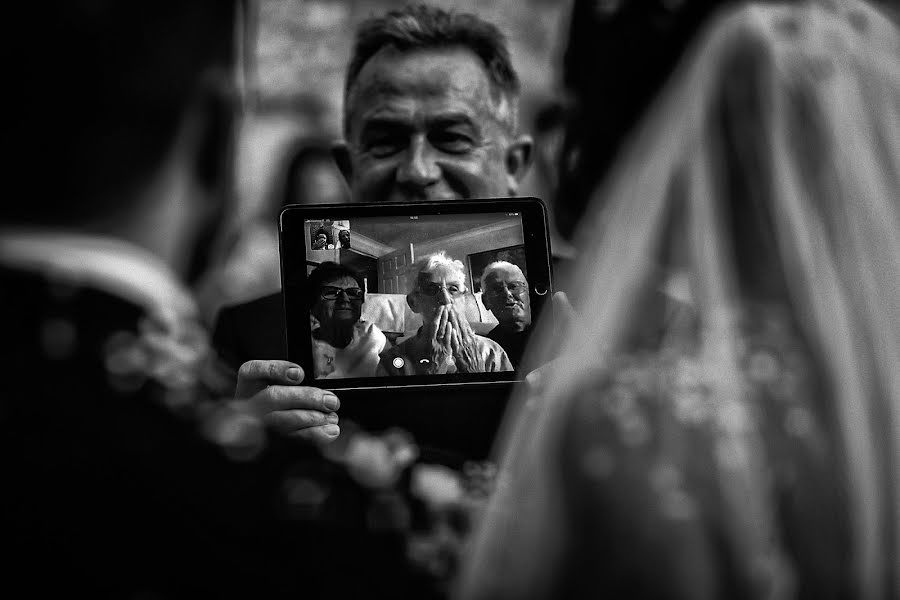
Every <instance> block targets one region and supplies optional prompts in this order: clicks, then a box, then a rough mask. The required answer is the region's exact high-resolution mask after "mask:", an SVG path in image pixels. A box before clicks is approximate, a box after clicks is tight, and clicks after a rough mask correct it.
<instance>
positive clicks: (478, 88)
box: [347, 48, 494, 123]
mask: <svg viewBox="0 0 900 600" xmlns="http://www.w3.org/2000/svg"><path fill="white" fill-rule="evenodd" d="M347 100H348V102H349V103H350V107H349V108H350V109H351V110H350V111H349V116H350V118H351V119H353V120H358V119H360V118H362V119H363V120H364V121H369V120H373V119H385V120H391V119H398V120H403V119H410V118H415V117H417V116H423V117H436V116H438V115H440V114H441V113H446V114H456V115H468V116H469V117H470V118H471V119H472V120H473V121H474V122H476V123H477V122H479V121H481V120H483V119H485V118H488V117H494V114H493V113H494V104H493V99H492V95H491V84H490V81H489V79H488V76H487V72H486V71H485V69H484V67H483V66H482V64H481V61H480V60H479V59H478V57H477V56H475V54H474V53H472V52H471V51H469V50H466V49H463V48H446V49H425V50H416V51H410V52H400V51H398V50H395V49H393V48H385V49H382V50H381V51H379V52H378V53H377V54H376V55H375V56H373V57H372V58H371V59H370V60H369V61H368V62H367V63H366V64H365V65H364V66H363V68H362V70H361V71H360V72H359V75H358V77H357V79H356V82H355V84H354V86H353V89H352V90H351V91H350V95H349V97H348V99H347ZM422 112H424V113H427V114H423V115H419V114H417V113H422Z"/></svg>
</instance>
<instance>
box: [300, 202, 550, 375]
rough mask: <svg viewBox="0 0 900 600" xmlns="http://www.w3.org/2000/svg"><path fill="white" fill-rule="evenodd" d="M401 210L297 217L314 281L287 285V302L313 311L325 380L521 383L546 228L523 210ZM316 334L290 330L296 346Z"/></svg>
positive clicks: (316, 354)
mask: <svg viewBox="0 0 900 600" xmlns="http://www.w3.org/2000/svg"><path fill="white" fill-rule="evenodd" d="M363 212H364V213H365V211H363ZM392 212H394V213H395V214H359V215H355V214H340V213H334V212H329V211H326V214H315V211H306V212H305V213H304V214H303V215H302V221H301V220H299V219H298V220H297V221H296V222H297V223H301V222H302V239H303V243H302V249H303V254H304V261H303V262H304V271H305V273H304V275H305V277H304V278H303V282H302V288H303V289H302V291H301V290H300V287H301V286H294V287H293V288H291V287H290V286H288V285H286V286H285V293H286V295H287V297H286V306H287V307H293V308H292V309H290V310H289V312H292V313H293V314H294V315H295V316H294V319H293V321H294V322H295V323H296V322H297V321H298V320H299V319H300V318H301V317H300V316H298V313H299V312H300V311H301V310H302V311H303V312H304V313H305V316H306V318H307V319H308V337H307V339H308V340H309V348H308V352H303V354H304V356H305V357H306V358H308V359H309V360H310V362H311V367H312V370H313V373H314V379H315V380H318V381H323V380H328V381H330V382H337V381H344V382H348V381H356V382H362V381H366V382H368V384H369V385H394V384H400V385H404V384H406V382H407V381H408V382H410V383H412V382H415V383H445V382H463V381H509V380H513V379H516V378H517V369H519V368H520V366H521V361H522V355H523V352H524V349H525V345H526V343H527V341H528V337H529V334H530V332H531V328H532V322H533V321H534V319H535V308H536V304H540V303H541V301H542V298H541V297H542V296H544V295H546V292H547V291H548V290H547V273H546V262H547V261H546V256H545V255H546V251H544V253H539V254H537V256H542V254H543V257H542V259H541V260H538V261H537V263H538V264H537V265H535V264H529V263H530V262H531V263H534V262H536V261H535V259H534V248H533V246H534V243H533V242H531V243H530V242H529V237H540V238H541V240H542V241H543V239H544V237H545V236H544V235H543V231H541V232H539V233H540V234H541V235H539V236H534V235H532V236H529V235H527V232H526V219H525V218H524V216H523V211H522V210H497V211H490V212H469V213H460V212H454V213H450V214H447V213H446V212H443V213H441V214H429V212H427V211H422V210H409V211H405V214H403V213H404V211H399V212H401V214H396V213H397V212H398V211H396V210H394V211H392ZM297 233H299V232H295V233H294V234H293V235H294V236H297ZM298 245H299V244H294V245H293V246H292V247H293V248H294V249H295V252H296V250H299V248H297V246H298ZM530 254H531V255H532V257H531V261H529V255H530ZM295 259H296V257H295ZM294 263H296V260H294ZM541 267H543V269H542V268H541ZM296 268H297V266H296V264H295V266H294V269H296ZM535 269H537V270H538V271H542V272H541V273H540V276H539V278H538V279H539V280H540V282H541V287H540V288H537V289H536V288H535V286H534V285H532V283H533V279H534V277H532V275H531V273H530V271H534V270H535ZM291 289H293V291H291ZM300 306H302V307H303V308H302V309H300V308H299V307H300ZM291 321H292V319H288V323H289V327H291ZM306 335H307V334H306V332H304V333H303V334H300V335H299V336H297V335H295V336H289V348H291V347H292V346H296V345H297V344H298V343H302V339H303V337H306ZM291 338H293V343H292V340H291Z"/></svg>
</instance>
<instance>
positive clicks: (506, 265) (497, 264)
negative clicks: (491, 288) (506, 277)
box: [481, 260, 525, 292]
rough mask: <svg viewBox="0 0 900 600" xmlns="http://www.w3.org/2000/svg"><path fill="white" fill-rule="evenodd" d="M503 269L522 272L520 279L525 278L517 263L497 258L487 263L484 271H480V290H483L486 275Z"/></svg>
mask: <svg viewBox="0 0 900 600" xmlns="http://www.w3.org/2000/svg"><path fill="white" fill-rule="evenodd" d="M505 269H513V270H516V271H518V272H519V273H522V279H525V272H524V271H522V269H520V268H519V266H518V265H514V264H513V263H511V262H508V261H505V260H497V261H494V262H492V263H491V264H489V265H488V266H486V267H485V268H484V271H482V272H481V291H482V292H484V289H485V285H484V284H485V282H486V281H487V278H488V276H489V275H490V274H491V273H496V272H497V271H501V270H505Z"/></svg>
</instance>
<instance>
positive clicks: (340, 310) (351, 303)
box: [313, 275, 363, 327]
mask: <svg viewBox="0 0 900 600" xmlns="http://www.w3.org/2000/svg"><path fill="white" fill-rule="evenodd" d="M358 289H359V284H358V283H356V280H354V279H353V278H352V277H348V276H346V275H345V276H343V277H339V278H337V279H330V280H328V281H326V282H325V283H323V284H322V287H321V288H319V298H318V300H317V301H316V303H315V304H314V305H313V315H314V316H315V317H316V318H317V319H318V320H319V322H320V323H321V324H322V326H323V327H327V326H329V325H330V324H331V323H332V321H334V322H335V323H336V324H337V323H340V322H344V323H346V324H353V323H356V322H357V321H359V318H360V316H361V315H362V304H363V299H362V297H359V298H355V299H354V298H351V297H350V296H349V295H348V294H347V293H346V292H344V291H343V290H358ZM351 293H352V292H351ZM335 294H336V297H334V298H324V297H323V296H332V295H335Z"/></svg>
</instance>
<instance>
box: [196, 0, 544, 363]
mask: <svg viewBox="0 0 900 600" xmlns="http://www.w3.org/2000/svg"><path fill="white" fill-rule="evenodd" d="M519 94H520V90H519V79H518V76H517V75H516V72H515V70H514V69H513V66H512V61H511V60H510V56H509V51H508V49H507V45H506V40H505V38H504V36H503V34H502V33H501V32H500V31H499V30H498V29H497V27H495V26H494V25H492V24H491V23H488V22H486V21H484V20H483V19H481V18H479V17H477V16H475V15H473V14H470V13H465V12H451V11H445V10H443V9H441V8H437V7H433V6H427V5H416V6H410V7H407V8H404V9H401V10H395V11H389V12H387V13H385V14H383V15H379V16H375V17H372V18H370V19H367V20H366V21H364V22H363V23H361V24H360V26H359V27H358V28H357V31H356V37H355V40H354V46H353V52H352V56H351V58H350V62H349V65H348V68H347V78H346V82H345V89H344V124H343V128H344V140H343V141H342V142H341V143H339V144H337V145H336V146H335V148H334V156H335V162H336V163H337V165H338V167H339V168H340V170H341V172H342V173H343V175H344V177H345V178H346V180H347V184H348V185H349V188H350V196H351V199H352V201H354V202H382V201H393V200H407V201H422V200H425V201H440V200H450V199H455V198H491V197H498V196H508V195H515V194H516V192H517V190H518V187H519V181H520V180H521V178H522V177H523V176H524V174H525V172H526V171H527V169H528V167H529V165H530V162H531V148H532V142H531V138H530V137H529V136H528V135H525V134H522V133H521V132H520V131H519V121H518V112H519V111H518V104H519ZM283 332H284V309H283V306H282V300H281V295H280V294H279V293H273V294H269V295H266V296H262V297H260V298H258V299H256V300H252V301H249V302H246V303H242V304H237V305H234V306H228V307H225V308H224V309H223V310H222V311H220V312H219V314H218V316H217V321H216V325H215V333H214V335H213V338H214V343H215V346H216V348H217V349H218V350H219V352H220V354H221V355H222V357H223V359H224V360H225V362H227V363H228V364H230V365H232V366H234V367H236V365H239V364H241V362H243V361H245V360H251V359H280V358H283V357H284V356H285V355H286V349H285V342H284V334H283Z"/></svg>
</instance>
